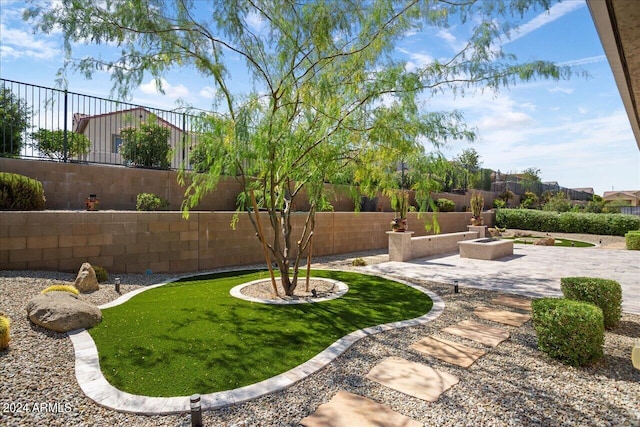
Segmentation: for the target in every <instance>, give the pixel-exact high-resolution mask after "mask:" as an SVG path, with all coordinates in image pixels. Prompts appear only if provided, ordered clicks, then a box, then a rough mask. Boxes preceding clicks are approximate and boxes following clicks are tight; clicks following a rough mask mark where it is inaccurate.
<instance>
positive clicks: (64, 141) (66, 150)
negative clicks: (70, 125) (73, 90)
mask: <svg viewBox="0 0 640 427" xmlns="http://www.w3.org/2000/svg"><path fill="white" fill-rule="evenodd" d="M68 96H69V94H68V92H67V90H66V89H65V90H64V127H63V129H64V131H63V138H62V150H63V152H64V157H63V159H64V162H65V163H67V154H68V149H67V147H68V143H67V98H68Z"/></svg>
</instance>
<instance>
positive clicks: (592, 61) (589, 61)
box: [558, 55, 607, 67]
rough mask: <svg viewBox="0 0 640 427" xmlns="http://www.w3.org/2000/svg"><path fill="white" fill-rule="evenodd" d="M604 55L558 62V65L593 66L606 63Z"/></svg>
mask: <svg viewBox="0 0 640 427" xmlns="http://www.w3.org/2000/svg"><path fill="white" fill-rule="evenodd" d="M606 60H607V57H606V55H598V56H590V57H588V58H580V59H573V60H571V61H565V62H560V63H559V64H558V65H560V66H562V67H575V66H578V65H586V64H595V63H596V62H602V61H606Z"/></svg>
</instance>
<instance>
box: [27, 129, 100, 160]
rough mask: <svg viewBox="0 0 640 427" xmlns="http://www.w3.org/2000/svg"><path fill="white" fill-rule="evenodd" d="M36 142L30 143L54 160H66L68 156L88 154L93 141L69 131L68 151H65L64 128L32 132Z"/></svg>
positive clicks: (67, 136)
mask: <svg viewBox="0 0 640 427" xmlns="http://www.w3.org/2000/svg"><path fill="white" fill-rule="evenodd" d="M31 138H32V139H33V141H34V142H32V143H31V144H30V145H31V146H32V147H33V148H35V149H36V150H38V151H39V152H40V153H42V154H44V155H45V156H47V157H49V158H50V159H54V160H64V159H66V158H67V157H75V156H80V155H82V154H87V153H88V152H89V148H90V147H91V141H89V138H87V137H86V136H84V135H82V134H79V133H75V132H69V131H68V132H67V135H66V138H67V142H66V147H67V148H66V152H65V132H64V130H61V129H57V130H48V129H42V128H40V129H38V131H37V132H34V133H32V134H31Z"/></svg>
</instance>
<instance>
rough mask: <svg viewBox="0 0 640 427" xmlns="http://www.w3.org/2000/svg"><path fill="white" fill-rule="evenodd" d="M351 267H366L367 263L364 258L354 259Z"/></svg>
mask: <svg viewBox="0 0 640 427" xmlns="http://www.w3.org/2000/svg"><path fill="white" fill-rule="evenodd" d="M351 265H352V266H354V267H364V266H365V265H367V261H365V260H364V258H356V259H354V260H353V261H352V262H351Z"/></svg>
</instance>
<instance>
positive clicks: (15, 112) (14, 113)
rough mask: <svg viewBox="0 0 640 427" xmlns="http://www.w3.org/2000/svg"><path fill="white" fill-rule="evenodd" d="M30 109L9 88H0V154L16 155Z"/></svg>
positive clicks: (20, 147) (17, 154)
mask: <svg viewBox="0 0 640 427" xmlns="http://www.w3.org/2000/svg"><path fill="white" fill-rule="evenodd" d="M30 119H31V110H30V109H29V107H28V106H27V103H26V102H25V101H24V100H23V99H20V98H18V97H17V96H16V95H14V93H13V92H11V90H10V89H9V88H6V87H2V88H0V156H8V157H18V156H19V155H20V151H21V150H22V143H23V140H22V135H23V133H24V132H25V131H26V130H27V128H28V127H29V121H30Z"/></svg>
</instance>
